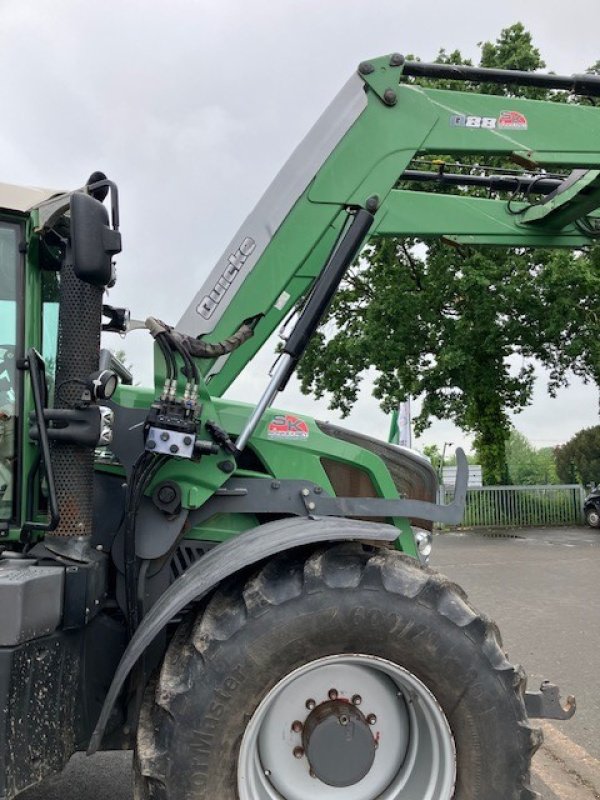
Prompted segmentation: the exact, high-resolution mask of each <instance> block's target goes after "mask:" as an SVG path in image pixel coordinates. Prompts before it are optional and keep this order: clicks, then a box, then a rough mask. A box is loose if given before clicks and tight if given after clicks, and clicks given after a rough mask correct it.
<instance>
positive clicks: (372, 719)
mask: <svg viewBox="0 0 600 800" xmlns="http://www.w3.org/2000/svg"><path fill="white" fill-rule="evenodd" d="M367 722H368V723H369V725H375V723H376V722H377V717H376V716H375V714H369V716H368V717H367Z"/></svg>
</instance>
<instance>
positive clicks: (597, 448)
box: [555, 425, 600, 484]
mask: <svg viewBox="0 0 600 800" xmlns="http://www.w3.org/2000/svg"><path fill="white" fill-rule="evenodd" d="M555 457H556V469H557V472H558V477H559V478H560V480H561V481H562V482H563V483H583V484H588V483H594V484H596V483H599V482H600V425H595V426H594V427H593V428H584V429H583V430H581V431H579V433H576V434H575V436H574V437H573V438H572V439H570V440H569V441H568V442H567V443H566V444H564V445H562V446H561V447H557V448H556V450H555Z"/></svg>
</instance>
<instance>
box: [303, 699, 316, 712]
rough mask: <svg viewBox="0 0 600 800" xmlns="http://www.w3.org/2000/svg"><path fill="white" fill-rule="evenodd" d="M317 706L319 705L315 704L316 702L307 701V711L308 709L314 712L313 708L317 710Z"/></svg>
mask: <svg viewBox="0 0 600 800" xmlns="http://www.w3.org/2000/svg"><path fill="white" fill-rule="evenodd" d="M316 705H317V704H316V703H315V701H314V700H307V701H306V707H307V709H308V710H309V711H312V710H313V708H316Z"/></svg>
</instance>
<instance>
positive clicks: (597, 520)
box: [585, 506, 600, 528]
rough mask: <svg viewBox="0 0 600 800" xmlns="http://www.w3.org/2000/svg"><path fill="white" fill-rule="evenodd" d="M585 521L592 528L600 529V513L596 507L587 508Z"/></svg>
mask: <svg viewBox="0 0 600 800" xmlns="http://www.w3.org/2000/svg"><path fill="white" fill-rule="evenodd" d="M585 521H586V523H587V524H588V525H589V526H590V528H600V511H598V509H597V508H596V506H591V507H590V508H586V510H585Z"/></svg>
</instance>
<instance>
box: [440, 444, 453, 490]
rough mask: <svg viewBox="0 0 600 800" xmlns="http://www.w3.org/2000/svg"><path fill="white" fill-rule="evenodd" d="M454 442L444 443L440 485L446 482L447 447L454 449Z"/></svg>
mask: <svg viewBox="0 0 600 800" xmlns="http://www.w3.org/2000/svg"><path fill="white" fill-rule="evenodd" d="M452 445H453V442H444V447H443V448H442V457H441V459H440V483H443V482H444V464H445V463H446V447H452Z"/></svg>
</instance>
